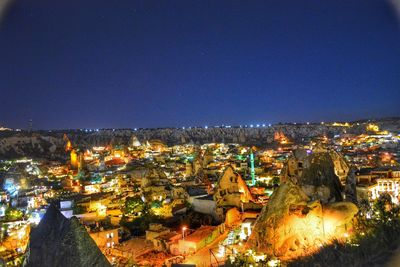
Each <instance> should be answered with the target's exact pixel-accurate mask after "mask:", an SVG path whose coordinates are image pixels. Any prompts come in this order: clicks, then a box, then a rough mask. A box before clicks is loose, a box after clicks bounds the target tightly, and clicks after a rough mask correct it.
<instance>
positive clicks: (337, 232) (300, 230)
mask: <svg viewBox="0 0 400 267" xmlns="http://www.w3.org/2000/svg"><path fill="white" fill-rule="evenodd" d="M357 211H358V209H357V206H356V205H355V204H353V203H351V202H335V203H329V204H326V205H324V204H322V203H321V202H320V201H319V200H315V201H310V198H309V197H308V196H307V195H306V194H305V193H304V191H303V190H302V189H301V187H300V186H298V185H295V184H294V183H292V182H291V181H288V182H285V183H283V184H281V186H280V187H279V188H278V189H277V191H275V192H274V194H273V195H272V196H271V199H270V201H269V203H268V205H266V206H265V207H264V208H263V210H262V212H261V214H260V216H259V218H258V219H257V221H256V224H255V226H254V229H253V232H252V235H251V236H250V239H249V242H248V246H249V247H250V248H251V249H253V250H255V251H258V252H262V253H266V254H269V255H271V256H277V257H283V258H287V259H288V258H295V257H298V256H302V255H306V254H308V253H310V252H313V251H315V250H316V249H318V248H319V246H320V245H322V244H324V243H328V242H330V240H333V239H341V238H343V237H345V236H346V234H347V231H348V230H350V229H351V220H352V219H353V217H354V215H355V214H356V213H357Z"/></svg>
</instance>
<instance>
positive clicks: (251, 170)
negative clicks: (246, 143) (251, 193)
mask: <svg viewBox="0 0 400 267" xmlns="http://www.w3.org/2000/svg"><path fill="white" fill-rule="evenodd" d="M250 175H251V184H252V185H255V184H256V172H255V171H254V154H253V149H251V150H250Z"/></svg>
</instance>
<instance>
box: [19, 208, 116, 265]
mask: <svg viewBox="0 0 400 267" xmlns="http://www.w3.org/2000/svg"><path fill="white" fill-rule="evenodd" d="M24 266H26V267H36V266H37V267H39V266H40V267H47V266H48V267H53V266H57V267H64V266H65V267H70V266H74V267H88V266H100V267H103V266H104V267H108V266H111V265H110V263H109V262H108V261H107V258H106V257H105V256H104V255H103V254H102V253H101V251H100V250H99V248H98V247H97V245H96V243H95V242H94V241H93V239H92V238H91V237H90V236H89V234H88V233H87V231H86V229H85V228H84V227H83V226H82V225H81V224H80V223H79V221H78V219H77V218H76V217H72V218H71V219H67V218H65V217H64V215H62V214H61V212H60V211H59V210H58V209H57V208H56V207H55V206H54V205H50V207H49V209H48V210H47V212H46V214H45V215H44V217H43V219H42V220H41V222H40V223H39V225H38V226H37V228H36V229H33V230H32V232H31V238H30V242H29V246H28V249H27V254H26V258H25V262H24Z"/></svg>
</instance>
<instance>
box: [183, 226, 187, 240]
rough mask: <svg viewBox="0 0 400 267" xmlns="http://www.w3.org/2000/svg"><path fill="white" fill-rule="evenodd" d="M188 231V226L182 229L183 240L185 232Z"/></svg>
mask: <svg viewBox="0 0 400 267" xmlns="http://www.w3.org/2000/svg"><path fill="white" fill-rule="evenodd" d="M186 230H187V227H186V226H183V227H182V239H183V240H185V231H186Z"/></svg>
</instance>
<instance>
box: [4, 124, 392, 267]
mask: <svg viewBox="0 0 400 267" xmlns="http://www.w3.org/2000/svg"><path fill="white" fill-rule="evenodd" d="M64 140H65V142H66V145H65V153H66V155H67V156H68V160H67V161H66V162H57V161H47V160H33V159H22V160H12V161H2V162H0V174H1V176H0V177H1V179H2V181H1V182H2V191H0V220H1V225H2V227H1V228H0V231H1V233H0V238H1V240H0V258H1V259H2V260H3V261H4V262H8V264H9V265H10V266H12V265H15V266H18V265H20V264H21V259H22V255H23V254H24V252H25V250H26V246H27V240H28V238H27V237H28V236H29V232H30V229H31V227H35V226H36V225H37V224H38V223H39V222H40V219H41V218H42V217H43V214H44V213H45V211H46V208H47V207H48V205H49V203H57V205H58V207H59V208H60V211H61V212H62V213H63V214H64V216H65V217H67V218H70V217H72V216H76V217H77V218H78V219H79V220H80V222H81V223H82V224H83V225H85V227H86V229H87V231H88V233H89V234H90V236H91V237H92V238H93V240H95V242H96V244H97V245H98V247H99V248H100V249H101V251H102V252H103V253H104V254H105V255H106V256H107V258H108V259H109V261H110V262H111V263H113V264H115V265H117V266H123V264H124V263H126V262H128V261H130V260H134V261H137V262H139V263H140V262H144V263H145V262H146V261H147V262H148V261H149V258H150V263H152V262H151V258H152V257H153V256H154V255H153V254H149V255H153V256H147V257H146V255H147V254H146V253H147V252H148V251H152V252H151V253H156V254H157V253H159V254H157V255H158V258H161V260H160V261H159V262H160V263H162V264H167V265H168V266H171V264H172V263H174V262H175V263H178V262H183V261H184V262H187V263H197V264H200V263H201V262H199V260H198V258H196V253H198V252H199V251H201V249H202V248H204V247H207V246H209V248H210V251H213V252H212V253H213V257H211V258H212V259H213V260H214V261H217V263H221V262H223V261H224V260H225V259H226V258H227V255H228V252H229V251H231V252H232V251H239V250H240V249H241V248H243V247H244V246H242V245H243V244H244V243H245V242H246V240H247V238H248V237H249V236H250V234H251V231H252V227H253V225H254V222H255V220H256V218H257V215H258V214H259V212H260V211H261V209H262V207H263V206H264V205H266V204H267V203H268V199H269V197H270V195H271V194H272V193H273V191H274V190H275V189H276V187H277V186H278V185H279V182H280V178H281V177H282V171H283V169H284V166H285V164H287V161H288V158H289V157H290V155H291V153H292V150H293V149H295V148H297V147H299V146H301V147H302V148H305V149H306V151H307V153H313V149H316V148H317V143H321V142H322V143H324V145H325V146H327V147H329V148H331V149H334V150H335V151H338V153H341V154H342V155H343V156H344V158H345V159H346V162H347V163H348V166H353V168H354V173H355V176H356V180H357V193H358V194H359V197H361V198H367V199H370V200H374V199H376V198H377V197H379V195H380V194H382V193H383V192H387V193H389V194H391V196H392V198H393V201H394V202H398V197H399V183H400V168H399V165H398V161H399V157H400V154H399V141H400V137H399V135H396V134H395V133H389V132H387V131H380V129H379V127H377V126H376V125H372V124H371V125H368V126H367V129H366V131H365V133H363V134H360V135H350V134H346V133H343V134H342V135H337V136H334V137H331V138H328V137H326V136H322V137H320V138H317V139H315V140H314V139H313V140H311V141H310V142H309V143H307V144H296V141H295V140H291V139H290V138H288V137H287V136H286V135H285V134H284V133H283V132H282V131H277V132H276V133H275V136H274V140H275V143H274V144H273V146H270V147H268V148H256V147H247V146H242V145H239V144H223V143H210V144H203V145H193V144H185V145H175V146H167V145H165V144H164V143H163V142H162V141H159V140H151V141H146V142H143V143H140V142H139V140H137V138H135V137H133V138H132V140H131V142H130V144H129V145H127V146H122V145H120V146H111V145H110V146H96V147H91V148H88V147H85V148H79V147H75V146H74V145H73V144H72V143H71V141H70V140H69V139H68V137H67V136H65V137H64ZM346 171H349V170H346ZM135 201H136V202H135ZM127 203H132V204H129V205H132V206H133V207H134V208H132V209H129V207H130V206H129V205H128V204H127ZM135 205H136V206H135ZM138 207H139V208H138ZM143 207H145V208H143ZM189 211H190V212H194V213H198V214H203V215H206V216H209V218H212V222H211V221H210V223H209V225H207V226H202V227H199V228H197V229H189V227H190V225H187V223H186V224H184V223H182V222H184V221H185V218H186V217H185V216H187V213H188V212H189ZM149 213H151V214H153V215H155V216H157V217H158V218H159V219H160V220H161V221H163V220H164V221H165V222H166V223H165V224H163V223H151V224H149V225H148V227H147V229H146V231H145V232H140V231H138V232H135V231H136V230H135V229H130V230H131V231H130V232H129V231H127V230H126V227H121V225H125V226H126V225H129V223H132V224H134V222H135V220H137V219H138V218H141V217H142V216H146V214H149ZM170 221H173V222H175V223H172V224H171V223H167V222H170ZM138 234H140V235H141V237H140V238H142V239H143V240H142V241H140V242H145V243H146V242H147V243H146V244H147V245H148V246H149V248H150V250H146V251H147V252H146V251H141V252H143V253H142V254H140V253H139V252H140V249H138V248H137V247H135V245H134V243H135V242H137V240H134V239H135V238H133V236H134V235H138ZM136 239H137V237H136ZM143 244H144V243H143ZM160 253H164V254H162V255H161V254H160ZM210 253H211V252H210ZM133 255H134V256H133ZM160 255H161V256H160ZM153 258H154V257H153ZM203 259H204V257H203ZM206 260H208V262H209V261H210V257H207V258H206ZM220 261H221V262H220ZM159 262H157V264H158V263H159ZM153 263H154V265H157V264H155V262H153Z"/></svg>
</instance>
